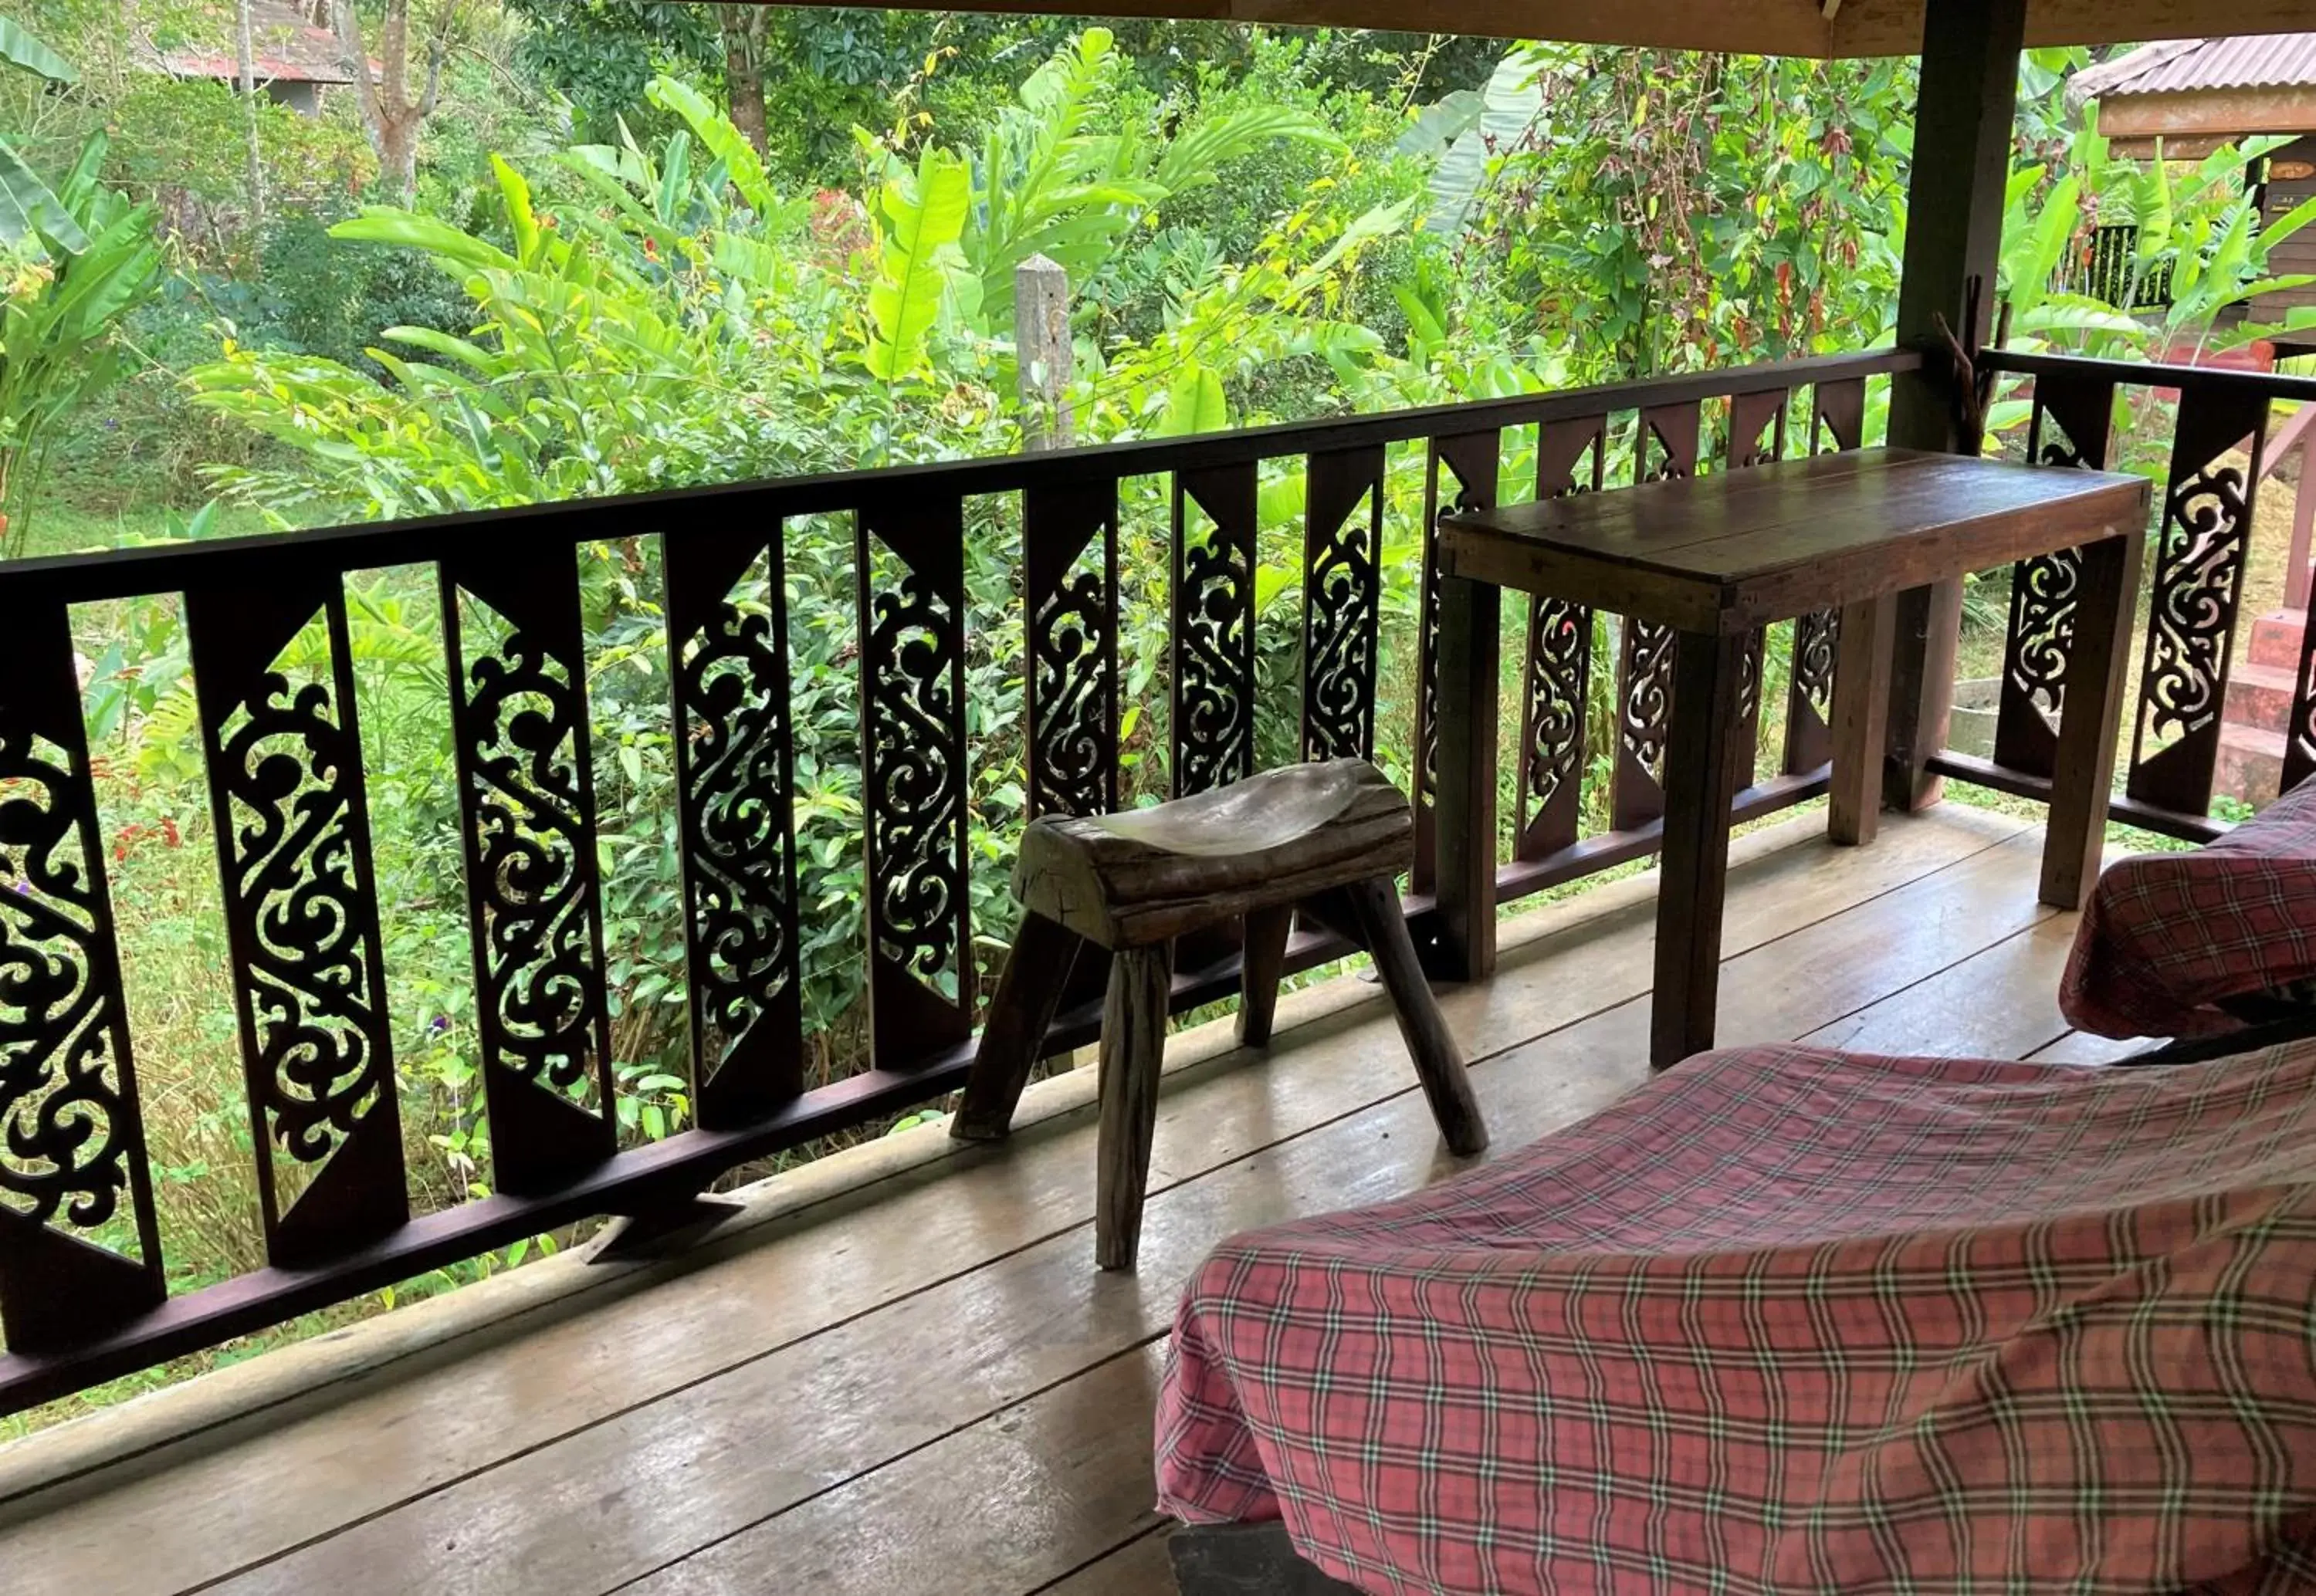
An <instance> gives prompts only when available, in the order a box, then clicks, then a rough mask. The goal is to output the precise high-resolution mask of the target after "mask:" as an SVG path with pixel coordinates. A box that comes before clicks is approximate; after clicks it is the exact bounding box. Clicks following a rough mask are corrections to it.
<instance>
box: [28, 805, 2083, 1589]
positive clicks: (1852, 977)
mask: <svg viewBox="0 0 2316 1596" xmlns="http://www.w3.org/2000/svg"><path fill="white" fill-rule="evenodd" d="M1815 824H1816V823H1815V822H1812V821H1809V820H1795V821H1793V822H1789V823H1788V824H1787V825H1786V826H1785V827H1783V828H1780V829H1778V831H1777V833H1775V834H1774V835H1772V836H1767V837H1760V838H1753V839H1750V845H1749V853H1750V856H1749V857H1748V859H1747V860H1746V861H1745V862H1743V863H1741V865H1739V866H1738V867H1736V868H1735V869H1734V870H1733V873H1732V879H1731V897H1730V903H1729V909H1728V918H1727V931H1726V939H1725V941H1726V955H1727V956H1726V962H1725V966H1724V973H1723V979H1722V1020H1721V1039H1722V1040H1723V1041H1724V1042H1750V1041H1765V1040H1770V1039H1790V1038H1806V1039H1809V1040H1812V1041H1815V1042H1823V1043H1825V1044H1826V1045H1830V1046H1842V1047H1849V1048H1855V1049H1860V1050H1868V1051H1906V1052H1931V1053H1948V1054H1962V1053H1974V1054H1983V1055H1996V1056H2004V1057H2022V1058H2023V1057H2030V1056H2036V1055H2042V1054H2047V1055H2048V1056H2050V1057H2052V1058H2053V1059H2054V1060H2058V1059H2063V1060H2068V1061H2073V1062H2089V1061H2094V1060H2098V1059H2100V1058H2103V1057H2107V1056H2111V1052H2112V1050H2111V1048H2110V1047H2109V1046H2108V1044H2104V1043H2093V1042H2089V1040H2088V1039H2081V1038H2073V1037H2070V1035H2069V1034H2068V1033H2067V1029H2066V1026H2065V1025H2064V1024H2063V1023H2062V1021H2061V1019H2060V1017H2059V1015H2058V1011H2057V1007H2056V1004H2055V1002H2054V998H2053V995H2054V993H2055V991H2056V989H2057V985H2058V976H2059V970H2060V967H2061V964H2062V962H2063V961H2064V958H2065V955H2066V949H2067V939H2068V935H2069V934H2070V932H2071V917H2067V916H2057V915H2054V914H2053V912H2052V911H2051V910H2049V909H2046V908H2044V907H2043V906H2041V905H2039V904H2037V903H2036V902H2035V858H2036V855H2037V851H2038V849H2039V847H2040V843H2041V832H2040V830H2039V829H2031V830H2030V829H2025V828H2022V827H2021V825H2020V824H2019V823H2018V822H2017V821H2015V820H2009V819H2005V818H2002V817H1999V816H1995V815H1991V814H1988V813H1985V812H1983V811H1970V810H1964V809H1960V808H1956V807H1955V806H1952V805H1948V806H1946V807H1945V808H1944V809H1942V810H1939V811H1934V812H1933V813H1931V814H1930V815H1928V816H1925V817H1922V818H1920V819H1914V820H1900V819H1895V818H1893V819H1891V820H1888V821H1887V823H1886V825H1885V828H1884V834H1883V837H1882V838H1881V840H1880V841H1879V842H1878V843H1877V844H1876V845H1875V846H1874V847H1870V848H1866V849H1839V850H1838V849H1833V848H1831V847H1827V846H1825V845H1824V844H1823V843H1822V841H1820V840H1818V839H1817V837H1816V834H1815ZM1599 900H1600V902H1601V903H1602V904H1603V905H1606V907H1605V908H1602V909H1597V910H1596V909H1589V908H1587V907H1586V906H1585V904H1584V901H1583V900H1578V902H1577V903H1576V904H1575V905H1573V906H1570V905H1562V906H1557V907H1556V908H1555V909H1552V910H1548V911H1546V912H1545V916H1544V917H1542V918H1540V919H1539V920H1537V921H1536V922H1535V923H1534V924H1532V925H1530V926H1528V927H1526V928H1522V927H1517V926H1515V927H1508V928H1507V932H1506V935H1505V938H1504V940H1505V944H1506V953H1505V955H1504V958H1503V962H1502V967H1501V971H1500V973H1499V974H1498V976H1497V977H1496V978H1495V980H1492V981H1491V982H1489V983H1487V984H1485V985H1483V986H1477V987H1473V988H1468V989H1455V990H1448V991H1445V992H1443V994H1442V998H1443V1004H1444V1006H1445V1008H1446V1010H1447V1014H1448V1021H1449V1024H1451V1025H1452V1026H1453V1027H1454V1028H1455V1030H1456V1034H1457V1036H1458V1037H1459V1039H1461V1040H1462V1042H1463V1043H1464V1046H1465V1051H1467V1053H1468V1054H1469V1055H1470V1056H1471V1057H1472V1058H1473V1060H1474V1084H1475V1086H1476V1088H1477V1090H1478V1092H1479V1095H1480V1098H1481V1102H1482V1104H1483V1107H1484V1108H1485V1110H1486V1113H1487V1114H1488V1118H1489V1122H1490V1125H1491V1128H1492V1131H1493V1133H1494V1146H1495V1148H1497V1149H1500V1150H1501V1149H1507V1148H1518V1147H1520V1146H1522V1145H1524V1144H1525V1143H1527V1142H1528V1141H1530V1140H1532V1139H1534V1138H1536V1137H1537V1136H1538V1135H1541V1134H1543V1133H1545V1132H1546V1131H1551V1130H1553V1129H1554V1128H1556V1127H1559V1126H1562V1125H1565V1124H1568V1123H1570V1122H1572V1121H1574V1120H1576V1119H1579V1118H1581V1117H1582V1116H1584V1115H1586V1114H1588V1113H1592V1112H1594V1111H1596V1110H1598V1109H1599V1108H1600V1107H1602V1106H1604V1105H1606V1104H1608V1103H1611V1102H1613V1101H1614V1100H1615V1099H1616V1098H1617V1096H1619V1095H1622V1094H1623V1093H1625V1092H1627V1091H1629V1090H1631V1089H1632V1088H1634V1087H1635V1086H1638V1085H1640V1084H1641V1083H1642V1081H1643V1079H1644V1078H1645V1076H1646V1069H1645V1067H1644V1060H1645V1057H1646V1052H1647V1029H1648V1015H1647V1005H1646V1002H1645V983H1646V980H1647V971H1648V970H1649V968H1650V960H1649V952H1648V948H1649V938H1650V914H1649V906H1648V901H1647V900H1646V897H1645V895H1644V891H1641V890H1629V891H1625V892H1623V893H1622V894H1618V893H1617V892H1616V891H1615V890H1613V889H1611V890H1610V891H1608V892H1606V893H1603V894H1600V895H1599ZM1349 995H1350V994H1349V992H1348V991H1345V992H1339V993H1337V994H1335V996H1336V997H1337V998H1346V997H1348V996H1349ZM1314 1006H1318V1007H1325V1006H1328V1005H1326V1004H1314ZM1332 1006H1333V1007H1334V1008H1335V1010H1336V1012H1333V1013H1332V1014H1328V1015H1325V1016H1324V1017H1322V1018H1318V1019H1315V1020H1312V1021H1309V1022H1307V1023H1305V1024H1299V1025H1296V1026H1295V1027H1293V1028H1292V1029H1288V1030H1285V1031H1282V1033H1280V1035H1279V1036H1278V1039H1277V1041H1276V1042H1275V1043H1274V1044H1273V1046H1272V1048H1271V1050H1270V1051H1269V1057H1268V1059H1267V1060H1251V1059H1248V1058H1246V1057H1245V1056H1243V1055H1235V1054H1233V1055H1226V1056H1225V1057H1224V1058H1222V1059H1220V1060H1217V1061H1216V1064H1215V1065H1214V1066H1213V1067H1212V1068H1199V1069H1196V1070H1191V1071H1187V1072H1184V1073H1183V1074H1182V1075H1180V1076H1178V1077H1171V1078H1170V1082H1169V1086H1168V1089H1167V1091H1166V1094H1165V1095H1164V1096H1163V1097H1162V1101H1161V1105H1160V1122H1159V1128H1158V1139H1157V1147H1156V1150H1155V1155H1154V1168H1153V1171H1152V1176H1151V1184H1152V1196H1151V1199H1150V1203H1149V1208H1148V1213H1147V1218H1146V1219H1145V1228H1144V1235H1143V1242H1142V1265H1141V1269H1140V1272H1139V1273H1138V1274H1136V1275H1135V1276H1130V1277H1118V1276H1102V1275H1098V1274H1097V1273H1096V1272H1094V1270H1093V1268H1092V1262H1091V1246H1092V1239H1091V1227H1090V1223H1089V1221H1090V1218H1091V1211H1092V1187H1093V1173H1094V1163H1093V1137H1094V1130H1093V1125H1092V1121H1091V1115H1090V1114H1088V1113H1084V1112H1082V1111H1080V1112H1075V1113H1069V1114H1066V1115H1063V1116H1060V1117H1058V1118H1056V1119H1053V1120H1050V1121H1048V1122H1046V1123H1044V1124H1041V1125H1039V1126H1038V1127H1036V1128H1035V1129H1034V1130H1031V1131H1025V1132H1024V1133H1023V1134H1022V1135H1020V1136H1019V1137H1017V1138H1016V1139H1015V1140H1014V1142H1013V1143H1012V1144H1011V1146H1010V1147H1008V1148H998V1149H994V1150H990V1151H974V1152H967V1153H960V1154H958V1156H957V1157H942V1158H940V1159H939V1160H938V1161H936V1162H933V1163H931V1164H928V1165H926V1166H922V1167H920V1168H916V1169H913V1170H905V1171H904V1172H902V1173H900V1174H897V1175H890V1176H887V1177H886V1178H884V1179H881V1180H879V1181H878V1182H877V1183H876V1184H873V1185H870V1186H869V1187H868V1188H867V1189H865V1190H864V1191H862V1192H860V1193H857V1194H856V1195H855V1196H854V1197H852V1198H851V1199H850V1200H847V1201H836V1202H828V1203H823V1204H821V1205H819V1206H817V1207H815V1208H813V1209H811V1210H807V1211H806V1212H805V1213H803V1214H801V1215H798V1216H797V1217H796V1218H795V1219H794V1220H793V1222H785V1223H779V1224H774V1225H769V1226H766V1227H764V1228H761V1229H758V1230H756V1231H753V1232H751V1233H750V1234H749V1235H748V1236H746V1237H740V1238H735V1240H733V1241H730V1242H727V1243H725V1244H721V1245H719V1246H711V1247H708V1248H705V1249H702V1250H701V1252H700V1253H699V1254H698V1255H696V1256H695V1257H694V1258H692V1259H690V1260H687V1261H686V1263H685V1264H684V1266H683V1267H682V1268H681V1270H680V1271H678V1272H663V1274H662V1276H661V1277H659V1278H657V1279H656V1280H655V1282H654V1283H650V1284H648V1285H647V1286H646V1287H644V1288H642V1289H628V1290H604V1291H601V1292H599V1293H596V1294H595V1296H594V1297H592V1298H589V1299H584V1300H583V1302H582V1303H581V1305H580V1306H579V1307H578V1308H575V1309H573V1310H571V1311H565V1312H560V1313H539V1314H533V1315H528V1316H525V1317H522V1318H520V1319H516V1320H513V1321H512V1322H510V1323H509V1324H508V1325H507V1326H504V1327H503V1328H502V1329H501V1330H499V1331H496V1332H494V1333H491V1334H473V1335H468V1336H465V1337H463V1338H461V1339H460V1340H459V1341H457V1342H455V1343H450V1344H449V1345H447V1346H445V1347H442V1348H440V1349H437V1350H435V1351H434V1352H430V1353H423V1354H419V1355H414V1356H409V1357H402V1358H398V1359H396V1360H395V1361H392V1362H389V1363H387V1364H386V1365H385V1366H383V1367H380V1368H376V1369H372V1370H368V1371H367V1372H364V1373H361V1374H359V1375H356V1376H354V1377H353V1378H351V1379H346V1380H344V1381H343V1382H341V1383H339V1384H337V1385H335V1386H334V1387H331V1388H325V1389H323V1390H320V1391H316V1392H308V1393H305V1394H302V1395H293V1396H290V1397H287V1398H285V1399H282V1400H280V1401H277V1402H273V1403H272V1404H271V1405H267V1406H265V1407H264V1408H263V1410H262V1411H257V1412H253V1413H250V1414H247V1415H246V1416H244V1417H239V1418H234V1419H230V1420H228V1421H227V1422H223V1423H215V1422H212V1423H206V1424H205V1425H204V1427H202V1428H201V1429H200V1431H199V1432H197V1433H195V1434H192V1435H190V1436H188V1437H185V1438H183V1439H181V1440H177V1441H172V1442H169V1443H167V1444H162V1445H158V1446H154V1447H150V1448H148V1449H147V1450H143V1451H141V1452H139V1453H138V1454H137V1455H134V1456H131V1457H129V1458H127V1459H122V1460H120V1461H118V1462H115V1463H111V1464H109V1465H107V1466H105V1467H98V1468H94V1469H93V1470H90V1471H86V1472H83V1473H80V1474H78V1475H76V1476H74V1477H70V1478H68V1479H65V1480H63V1481H62V1482H61V1483H57V1484H51V1485H39V1484H38V1482H39V1480H40V1476H41V1474H42V1462H43V1459H44V1457H45V1456H46V1453H45V1452H44V1450H43V1449H44V1448H45V1449H48V1450H51V1451H54V1452H56V1453H57V1454H58V1456H63V1455H66V1454H67V1452H68V1451H69V1450H70V1449H69V1447H68V1446H67V1444H66V1443H67V1439H68V1438H61V1437H60V1438H56V1439H51V1438H45V1437H34V1438H32V1439H31V1441H26V1442H22V1443H20V1444H19V1447H18V1448H17V1449H13V1450H15V1451H17V1452H18V1453H20V1454H21V1455H20V1456H17V1457H15V1458H13V1459H11V1458H9V1457H6V1456H4V1455H0V1478H4V1479H6V1480H8V1481H13V1482H14V1483H13V1485H5V1486H0V1489H4V1490H7V1491H10V1492H13V1494H10V1495H8V1496H7V1498H6V1499H5V1500H4V1501H0V1571H4V1578H0V1585H4V1587H5V1588H6V1589H7V1590H8V1591H10V1592H28V1593H30V1592H41V1593H45V1592H59V1593H67V1592H106V1593H108V1596H111V1593H118V1596H136V1593H139V1592H191V1591H211V1590H215V1591H225V1592H236V1593H254V1592H300V1593H307V1592H332V1593H334V1596H343V1593H351V1592H405V1591H406V1592H542V1593H552V1596H586V1593H592V1592H611V1591H637V1592H651V1593H653V1596H673V1593H674V1592H742V1591H744V1592H759V1591H762V1592H774V1591H798V1592H813V1596H843V1593H846V1592H877V1593H879V1596H891V1593H894V1592H919V1591H923V1592H994V1593H1000V1596H1002V1593H1008V1592H1011V1593H1021V1592H1043V1591H1054V1592H1072V1593H1073V1596H1091V1593H1092V1592H1121V1593H1125V1596H1133V1593H1135V1592H1162V1591H1170V1590H1171V1580H1170V1579H1169V1577H1168V1575H1167V1573H1166V1559H1165V1551H1164V1546H1163V1540H1162V1526H1161V1525H1160V1524H1159V1521H1157V1519H1156V1517H1155V1515H1154V1513H1153V1512H1152V1510H1151V1483H1150V1464H1149V1452H1150V1414H1151V1406H1152V1402H1153V1398H1154V1393H1155V1391H1156V1388H1157V1381H1158V1379H1159V1370H1160V1367H1161V1361H1162V1355H1163V1344H1164V1343H1163V1337H1164V1333H1165V1330H1166V1326H1167V1323H1168V1320H1169V1317H1170V1316H1171V1309H1172V1307H1173V1302H1174V1298H1175V1294H1176V1292H1177V1290H1178V1289H1179V1287H1180V1282H1181V1281H1182V1280H1183V1279H1184V1278H1185V1277H1186V1276H1187V1275H1188V1273H1189V1271H1190V1269H1191V1268H1192V1267H1193V1265H1194V1264H1196V1263H1197V1261H1198V1258H1199V1257H1200V1256H1201V1255H1203V1254H1204V1253H1205V1252H1206V1250H1207V1248H1209V1247H1210V1246H1213V1244H1214V1243H1215V1242H1216V1240H1218V1239H1219V1238H1220V1237H1223V1236H1224V1235H1225V1234H1227V1233H1229V1232H1230V1231H1233V1230H1235V1229H1239V1228H1244V1227H1246V1226H1250V1225H1256V1224H1261V1223H1265V1222H1269V1221H1274V1220H1278V1219H1285V1218H1288V1217H1291V1216H1294V1215H1298V1214H1304V1213H1309V1212H1312V1211H1314V1210H1324V1209H1329V1208H1335V1207H1341V1206H1344V1205H1346V1204H1351V1203H1358V1202H1365V1201H1376V1200H1379V1199H1383V1198H1385V1197H1389V1196H1392V1195H1394V1194H1397V1193H1403V1192H1405V1191H1408V1190H1411V1189H1412V1188H1414V1187H1415V1186H1418V1185H1420V1184H1423V1183H1425V1182H1427V1181H1430V1180H1433V1179H1437V1178H1439V1177H1440V1176H1442V1175H1448V1174H1450V1173H1452V1172H1453V1170H1454V1168H1455V1167H1456V1164H1455V1161H1454V1160H1451V1159H1449V1158H1448V1157H1446V1156H1445V1155H1444V1154H1443V1153H1442V1152H1441V1150H1440V1149H1439V1144H1438V1140H1437V1138H1436V1136H1435V1134H1434V1133H1433V1131H1432V1128H1431V1126H1430V1122H1429V1119H1428V1117H1427V1115H1426V1113H1425V1110H1424V1106H1423V1103H1422V1099H1421V1096H1420V1095H1418V1094H1417V1093H1416V1092H1415V1091H1414V1084H1413V1078H1412V1073H1411V1071H1410V1070H1409V1068H1408V1066H1407V1063H1406V1059H1405V1056H1404V1054H1403V1051H1401V1047H1400V1042H1399V1039H1398V1036H1397V1033H1396V1031H1395V1029H1394V1026H1393V1024H1392V1022H1391V1019H1390V1017H1389V1015H1388V1013H1387V1012H1386V1011H1385V1009H1384V1008H1383V1007H1382V1006H1381V1005H1380V1003H1378V1002H1376V1001H1373V1000H1365V1001H1356V1002H1349V1003H1343V1002H1336V1003H1334V1004H1333V1005H1332ZM367 1330H368V1327H364V1329H359V1330H357V1331H355V1332H354V1333H353V1334H355V1335H357V1336H359V1335H361V1334H365V1333H366V1332H367ZM106 1422H107V1420H106V1418H104V1417H100V1418H99V1419H97V1420H95V1421H92V1422H91V1423H97V1424H102V1423H106Z"/></svg>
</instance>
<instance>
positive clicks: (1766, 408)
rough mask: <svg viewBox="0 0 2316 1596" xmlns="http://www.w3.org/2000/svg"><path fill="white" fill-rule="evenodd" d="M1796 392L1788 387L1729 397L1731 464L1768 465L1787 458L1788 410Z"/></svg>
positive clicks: (1739, 465) (1737, 465) (1791, 406)
mask: <svg viewBox="0 0 2316 1596" xmlns="http://www.w3.org/2000/svg"><path fill="white" fill-rule="evenodd" d="M1792 399H1793V395H1792V393H1791V392H1790V391H1789V390H1787V389H1785V388H1772V389H1771V390H1770V391H1769V392H1768V393H1766V394H1733V395H1730V398H1729V464H1730V465H1733V466H1736V467H1740V468H1741V467H1743V466H1747V465H1768V464H1769V462H1771V461H1772V460H1782V459H1784V458H1785V457H1786V412H1787V411H1788V410H1790V409H1792V408H1793V405H1792Z"/></svg>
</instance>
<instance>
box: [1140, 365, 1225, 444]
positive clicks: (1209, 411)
mask: <svg viewBox="0 0 2316 1596" xmlns="http://www.w3.org/2000/svg"><path fill="white" fill-rule="evenodd" d="M1229 425H1230V403H1229V401H1228V400H1227V399H1226V398H1225V395H1224V394H1223V379H1222V378H1221V377H1217V376H1216V375H1215V373H1214V372H1212V371H1210V370H1208V369H1207V368H1206V367H1204V366H1200V365H1198V364H1196V363H1193V364H1191V365H1189V366H1187V367H1185V368H1183V369H1182V370H1181V371H1180V372H1178V373H1177V374H1176V375H1175V377H1174V380H1173V382H1172V384H1171V385H1170V386H1169V387H1168V389H1167V392H1166V413H1165V415H1164V417H1163V418H1162V419H1161V421H1159V424H1158V426H1157V429H1156V431H1157V435H1158V436H1159V437H1161V438H1187V437H1189V435H1190V434H1192V433H1194V432H1220V431H1221V430H1224V429H1225V428H1226V427H1228V426H1229Z"/></svg>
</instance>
